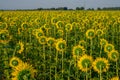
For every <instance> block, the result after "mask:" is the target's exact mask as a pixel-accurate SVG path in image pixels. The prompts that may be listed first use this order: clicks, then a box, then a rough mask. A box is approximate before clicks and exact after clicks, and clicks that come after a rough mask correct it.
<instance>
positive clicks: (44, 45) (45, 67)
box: [43, 45, 46, 79]
mask: <svg viewBox="0 0 120 80" xmlns="http://www.w3.org/2000/svg"><path fill="white" fill-rule="evenodd" d="M43 57H44V72H45V73H46V64H45V62H46V61H45V45H43ZM45 79H46V76H45Z"/></svg>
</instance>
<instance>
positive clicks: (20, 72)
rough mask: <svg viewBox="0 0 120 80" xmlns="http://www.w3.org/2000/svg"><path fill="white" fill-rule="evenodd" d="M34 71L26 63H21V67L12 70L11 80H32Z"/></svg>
mask: <svg viewBox="0 0 120 80" xmlns="http://www.w3.org/2000/svg"><path fill="white" fill-rule="evenodd" d="M35 73H36V70H35V69H33V67H32V66H31V65H29V64H27V63H22V64H21V65H19V66H17V67H16V68H14V72H12V73H11V74H12V76H13V77H12V79H13V80H31V79H34V76H35Z"/></svg>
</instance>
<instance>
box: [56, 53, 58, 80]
mask: <svg viewBox="0 0 120 80" xmlns="http://www.w3.org/2000/svg"><path fill="white" fill-rule="evenodd" d="M57 63H58V51H57V52H56V66H55V80H57Z"/></svg>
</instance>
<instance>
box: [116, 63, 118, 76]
mask: <svg viewBox="0 0 120 80" xmlns="http://www.w3.org/2000/svg"><path fill="white" fill-rule="evenodd" d="M116 75H117V76H118V62H117V61H116Z"/></svg>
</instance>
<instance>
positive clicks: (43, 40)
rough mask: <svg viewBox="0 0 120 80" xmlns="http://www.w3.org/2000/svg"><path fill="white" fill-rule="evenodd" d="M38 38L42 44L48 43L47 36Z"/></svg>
mask: <svg viewBox="0 0 120 80" xmlns="http://www.w3.org/2000/svg"><path fill="white" fill-rule="evenodd" d="M38 40H39V43H40V44H46V42H47V38H46V37H45V36H40V37H39V39H38Z"/></svg>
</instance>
